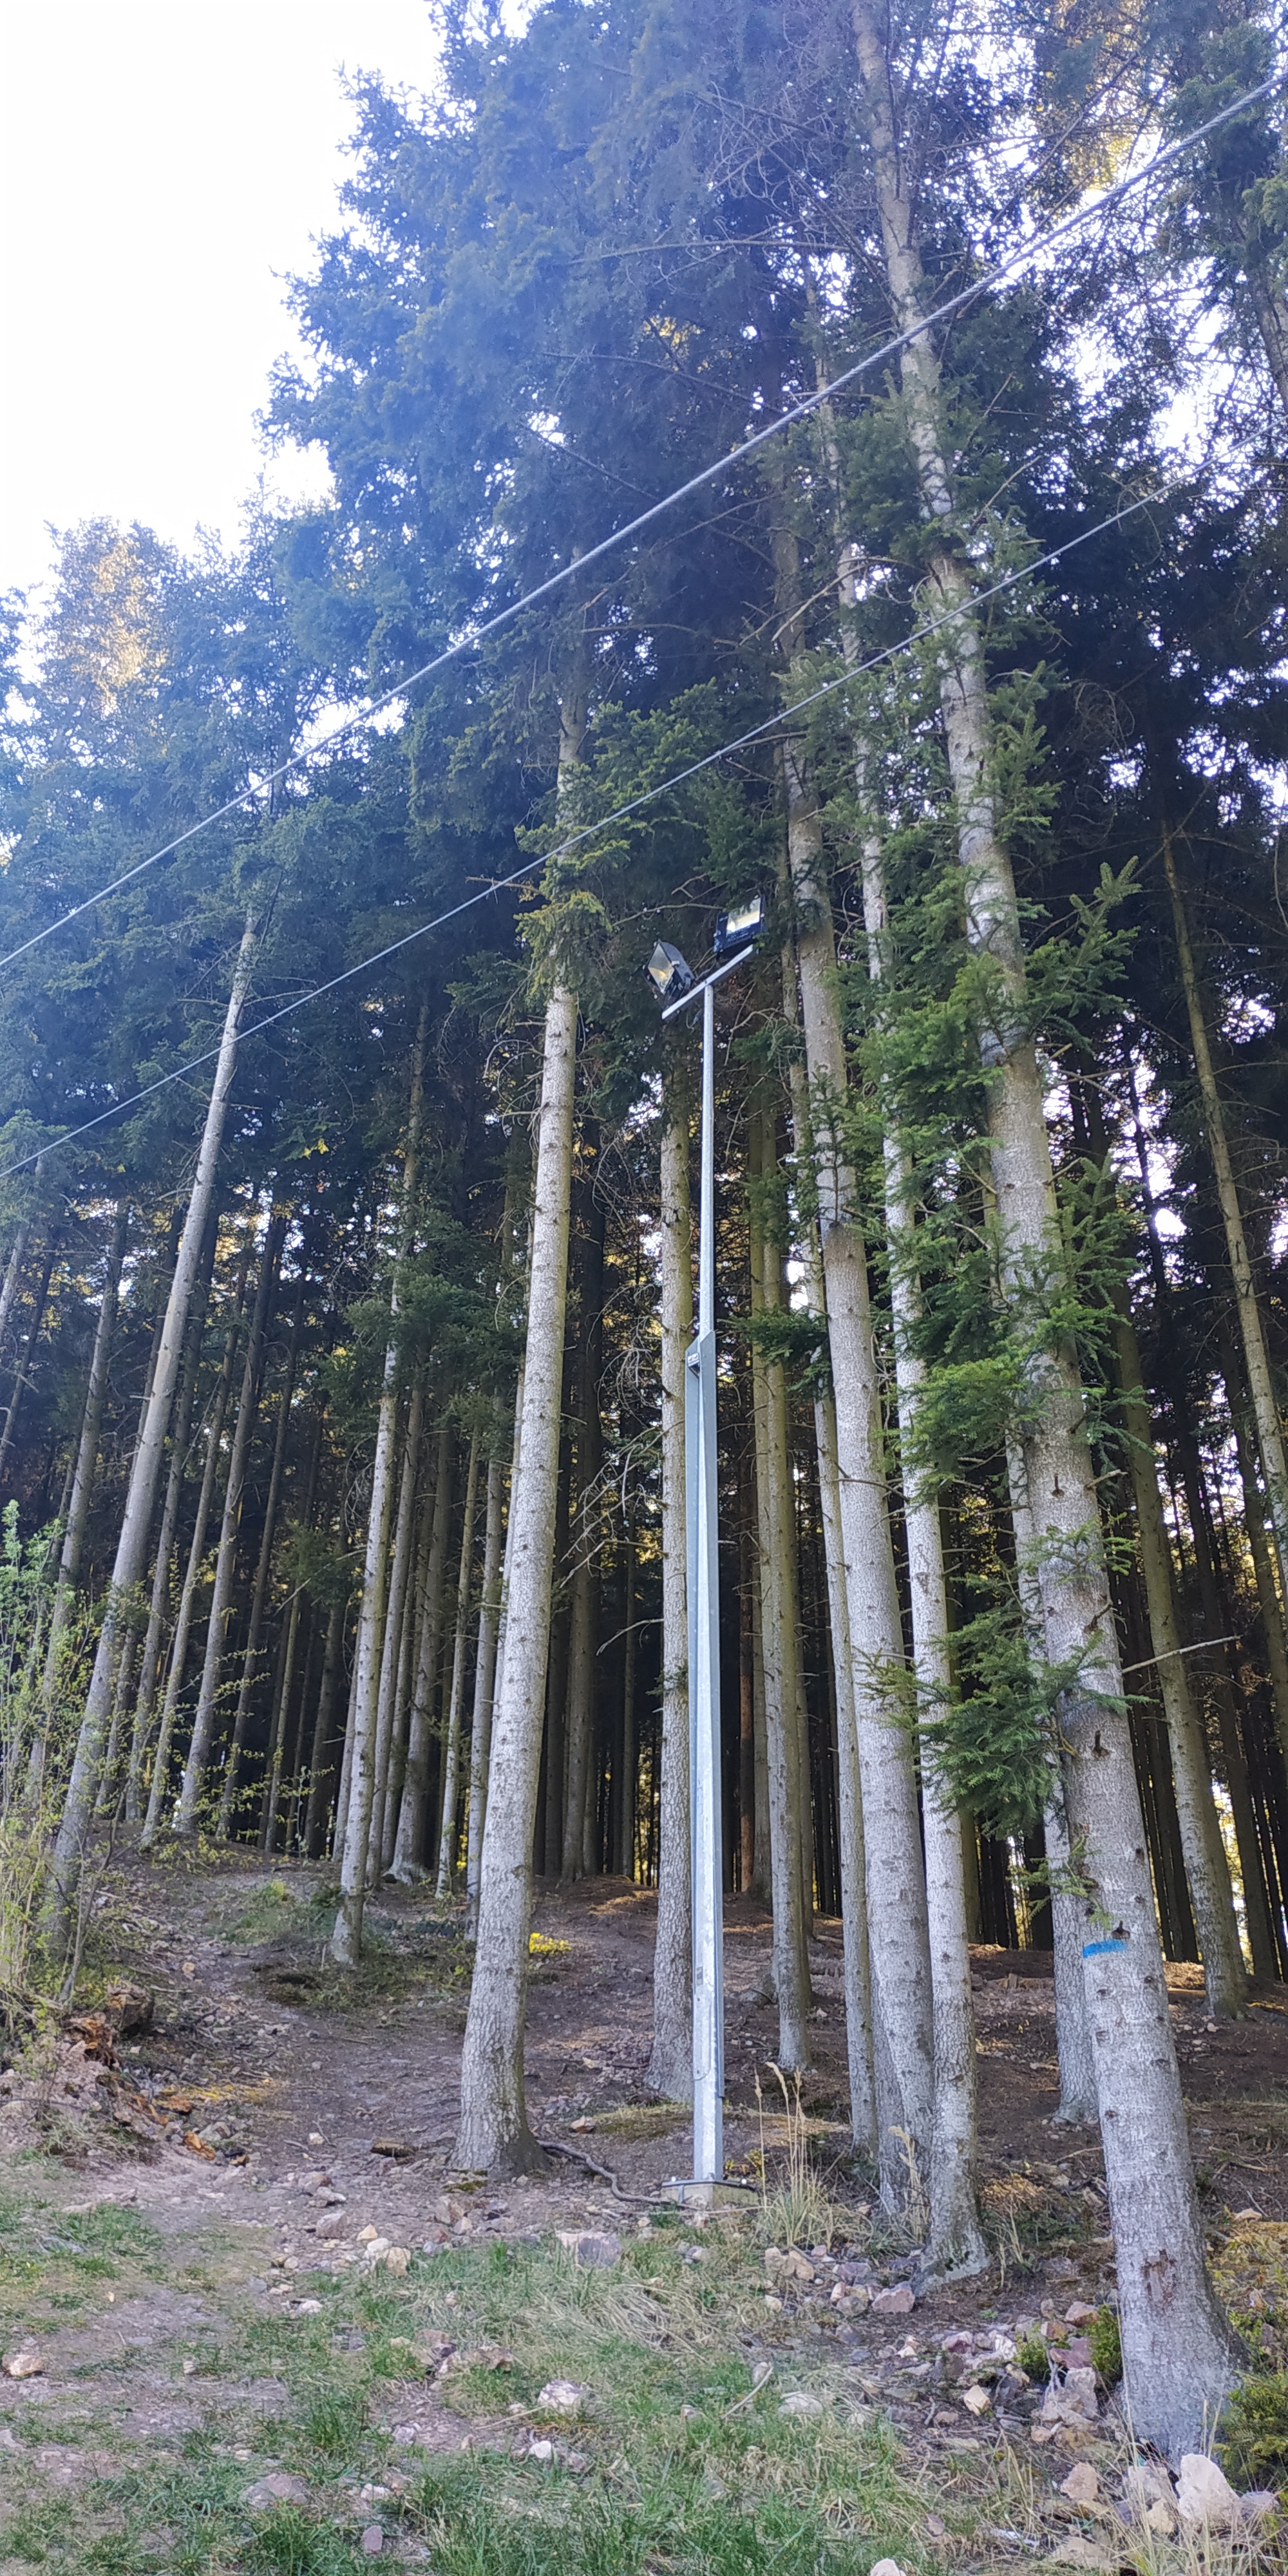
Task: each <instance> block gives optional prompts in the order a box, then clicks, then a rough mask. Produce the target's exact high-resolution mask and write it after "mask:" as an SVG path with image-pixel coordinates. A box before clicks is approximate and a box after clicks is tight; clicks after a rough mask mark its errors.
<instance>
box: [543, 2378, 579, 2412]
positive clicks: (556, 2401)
mask: <svg viewBox="0 0 1288 2576" xmlns="http://www.w3.org/2000/svg"><path fill="white" fill-rule="evenodd" d="M587 2394H588V2391H587V2390H586V2389H584V2388H580V2387H578V2384H577V2382H576V2380H575V2379H548V2380H547V2381H546V2384H545V2387H544V2388H539V2389H538V2390H537V2404H538V2406H544V2407H545V2408H546V2410H547V2413H549V2414H551V2415H580V2413H581V2410H582V2407H583V2406H584V2405H585V2403H586V2398H587Z"/></svg>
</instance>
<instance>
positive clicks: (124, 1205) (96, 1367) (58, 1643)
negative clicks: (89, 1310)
mask: <svg viewBox="0 0 1288 2576" xmlns="http://www.w3.org/2000/svg"><path fill="white" fill-rule="evenodd" d="M129 1223H130V1203H129V1200H128V1199H124V1198H122V1199H118V1200H117V1203H116V1217H115V1221H114V1223H113V1226H112V1234H111V1240H110V1242H109V1244H108V1251H107V1268H106V1271H105V1273H104V1278H103V1294H102V1301H101V1303H100V1305H99V1310H98V1323H97V1326H96V1327H95V1332H94V1349H93V1354H92V1357H91V1359H90V1364H89V1393H88V1395H87V1397H86V1401H85V1411H84V1415H83V1416H82V1420H81V1429H80V1440H79V1442H78V1444H77V1450H76V1466H75V1470H74V1473H73V1476H72V1489H71V1494H70V1497H69V1499H68V1505H67V1521H66V1526H65V1528H64V1531H63V1543H62V1548H61V1551H60V1554H59V1560H58V1590H57V1593H56V1595H55V1599H54V1608H53V1614H52V1617H51V1619H50V1622H49V1651H48V1653H47V1655H46V1657H45V1691H46V1693H47V1694H48V1693H49V1692H50V1691H51V1690H52V1689H53V1688H54V1683H55V1677H56V1675H57V1671H58V1662H59V1655H60V1652H61V1648H62V1641H63V1638H64V1637H65V1636H66V1633H67V1626H68V1622H69V1620H70V1618H71V1616H72V1609H73V1605H74V1602H75V1596H76V1586H77V1584H78V1583H79V1581H80V1569H81V1557H82V1555H83V1553H84V1548H85V1532H86V1529H87V1528H88V1526H89V1501H90V1493H91V1491H92V1488H93V1483H94V1470H95V1468H96V1466H97V1464H98V1444H99V1438H100V1435H101V1433H102V1429H103V1407H104V1405H105V1403H106V1401H107V1377H108V1368H109V1364H110V1361H111V1356H112V1337H113V1334H114V1333H115V1331H116V1306H117V1298H118V1295H119V1293H120V1286H121V1264H122V1262H123V1261H124V1259H125V1238H126V1234H127V1233H128V1231H129Z"/></svg>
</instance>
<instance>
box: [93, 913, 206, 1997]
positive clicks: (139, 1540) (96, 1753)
mask: <svg viewBox="0 0 1288 2576" xmlns="http://www.w3.org/2000/svg"><path fill="white" fill-rule="evenodd" d="M256 931H257V923H256V917H255V915H254V913H250V914H248V915H247V919H246V926H245V929H244V931H243V933H242V941H241V947H240V949H239V951H238V956H237V964H236V967H235V968H234V971H233V980H232V990H231V992H230V993H229V996H228V1008H227V1011H226V1012H225V1015H224V1027H223V1036H222V1038H221V1040H220V1046H219V1055H218V1059H217V1062H216V1065H215V1074H214V1080H213V1082H212V1083H211V1086H210V1100H209V1103H208V1105H207V1109H206V1119H205V1126H204V1129H203V1132H202V1138H201V1149H200V1152H199V1154H198V1157H197V1169H196V1172H195V1174H194V1177H193V1183H192V1190H191V1193H190V1195H189V1199H188V1214H187V1218H186V1220H185V1223H184V1229H183V1235H182V1239H181V1241H180V1245H179V1258H178V1260H177V1262H176V1264H175V1270H174V1277H173V1279H172V1280H171V1282H170V1294H169V1297H168V1299H167V1301H166V1314H165V1323H164V1326H163V1328H162V1334H161V1341H160V1345H159V1349H158V1353H157V1365H156V1369H155V1371H154V1373H153V1379H152V1387H151V1391H150V1394H149V1397H148V1409H147V1415H146V1418H145V1420H144V1424H143V1428H142V1431H141V1433H140V1436H139V1440H138V1444H137V1447H136V1449H135V1452H134V1458H133V1461H132V1464H131V1468H130V1482H129V1489H128V1492H127V1494H126V1500H125V1511H124V1515H123V1517H122V1521H121V1534H120V1537H119V1539H118V1541H117V1548H116V1560H115V1563H114V1565H113V1567H112V1585H111V1591H110V1593H109V1596H108V1605H107V1610H106V1613H105V1615H104V1619H103V1625H102V1628H101V1630H100V1632H99V1641H98V1652H97V1654H96V1655H95V1658H94V1670H93V1673H92V1675H91V1677H90V1685H89V1690H88V1693H87V1695H86V1701H85V1714H84V1717H83V1719H82V1721H81V1728H80V1735H79V1738H78V1741H77V1745H76V1754H75V1759H74V1761H73V1764H72V1774H71V1778H70V1780H69V1781H68V1784H67V1795H66V1799H65V1801H64V1804H63V1813H62V1821H61V1823H60V1825H59V1828H58V1835H57V1839H56V1841H55V1844H54V1852H53V1867H52V1884H51V1889H50V1898H49V1906H48V1919H47V1930H48V1934H49V1937H50V1940H51V1942H52V1944H53V1945H54V1946H55V1947H57V1948H61V1949H66V1947H67V1946H68V1940H69V1935H70V1932H71V1928H72V1914H73V1908H74V1906H75V1902H76V1895H77V1890H78V1887H79V1883H80V1865H81V1856H82V1853H83V1851H84V1847H85V1839H86V1835H87V1833H88V1831H89V1826H90V1820H91V1817H92V1816H93V1812H94V1801H95V1799H96V1797H97V1795H98V1775H99V1768H100V1765H101V1762H102V1758H103V1748H104V1744H105V1742H106V1737H107V1728H108V1721H109V1718H110V1716H111V1703H112V1679H113V1674H114V1670H115V1665H116V1652H117V1645H118V1641H119V1636H120V1622H121V1608H122V1605H123V1602H124V1596H125V1595H126V1594H127V1593H131V1592H133V1590H134V1588H135V1586H136V1584H138V1583H139V1582H140V1581H141V1580H142V1577H143V1574H144V1571H145V1568H146V1565H147V1555H148V1539H149V1535H150V1533H151V1528H152V1514H153V1504H154V1502H155V1499H156V1489H157V1480H158V1477H159V1475H160V1471H161V1461H162V1458H163V1456H164V1454H165V1437H166V1430H167V1427H168V1425H169V1420H170V1414H171V1410H172V1408H173V1403H174V1391H175V1387H176V1385H177V1383H178V1377H179V1370H180V1366H181V1364H182V1359H183V1343H184V1334H185V1331H186V1327H187V1322H188V1307H189V1302H190V1300H191V1297H192V1292H193V1288H194V1285H195V1282H196V1277H197V1269H198V1264H199V1262H200V1259H201V1246H202V1239H203V1237H204V1234H205V1230H206V1218H207V1214H208V1212H209V1209H210V1205H211V1202H212V1199H213V1196H214V1188H215V1173H216V1168H217V1166H218V1161H219V1148H220V1146H221V1144H222V1142H223V1134H224V1120H225V1117H226V1114H227V1109H228V1095H229V1092H230V1090H231V1088H232V1078H233V1065H234V1062H235V1059H236V1053H237V1032H238V1030H239V1028H240V1026H241V1017H242V1012H243V1009H244V1007H245V1002H246V995H247V992H248V990H249V986H250V975H251V966H252V962H253V959H254V954H255V940H256Z"/></svg>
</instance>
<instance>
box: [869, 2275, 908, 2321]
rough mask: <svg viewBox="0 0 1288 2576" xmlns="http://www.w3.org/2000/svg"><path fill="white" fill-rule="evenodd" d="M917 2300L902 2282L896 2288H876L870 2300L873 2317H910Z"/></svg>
mask: <svg viewBox="0 0 1288 2576" xmlns="http://www.w3.org/2000/svg"><path fill="white" fill-rule="evenodd" d="M916 2304H917V2302H916V2299H915V2297H914V2296H913V2293H912V2291H911V2290H910V2289H909V2288H908V2286H907V2283H906V2282H904V2283H902V2284H901V2285H900V2287H899V2288H898V2289H897V2290H878V2291H877V2294H876V2297H875V2298H874V2299H873V2302H872V2314H873V2316H874V2317H910V2316H911V2315H912V2312H913V2309H914V2308H915V2306H916Z"/></svg>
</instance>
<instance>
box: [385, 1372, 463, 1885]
mask: <svg viewBox="0 0 1288 2576" xmlns="http://www.w3.org/2000/svg"><path fill="white" fill-rule="evenodd" d="M454 1445H455V1434H454V1432H453V1430H452V1426H451V1424H450V1423H449V1422H445V1423H444V1424H443V1425H442V1428H441V1429H440V1431H439V1435H438V1457H437V1461H436V1465H435V1472H434V1519H433V1526H432V1530H431V1534H430V1542H429V1565H428V1569H427V1572H426V1576H425V1602H424V1608H423V1610H422V1613H421V1625H420V1642H419V1646H418V1648H417V1657H416V1679H415V1683H414V1685H413V1689H412V1700H411V1719H410V1723H409V1726H408V1731H407V1763H406V1768H405V1770H404V1772H403V1785H402V1801H401V1804H400V1806H399V1811H398V1838H397V1841H396V1843H395V1845H394V1856H393V1861H392V1864H391V1868H390V1875H391V1877H393V1878H396V1879H398V1880H400V1881H401V1883H402V1885H403V1886H404V1887H410V1886H411V1885H412V1884H413V1882H414V1881H415V1880H416V1879H417V1878H418V1877H419V1875H420V1871H421V1868H422V1866H423V1861H424V1852H425V1825H426V1819H427V1816H428V1813H429V1749H430V1741H431V1737H432V1734H433V1725H434V1697H435V1692H436V1689H437V1684H438V1650H439V1645H440V1642H441V1639H442V1623H443V1587H444V1584H445V1582H446V1579H447V1542H448V1538H449V1536H450V1533H451V1526H452V1455H453V1449H454Z"/></svg>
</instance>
